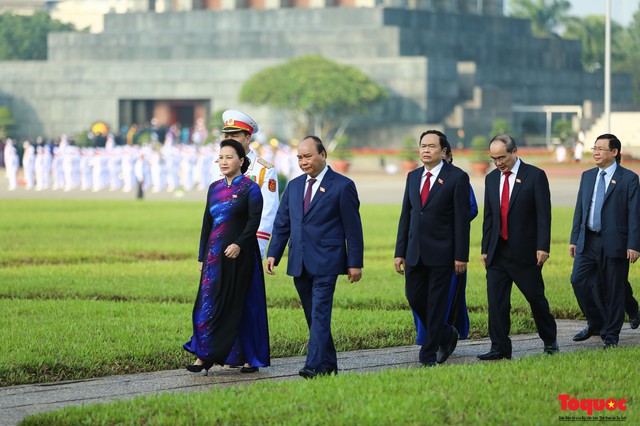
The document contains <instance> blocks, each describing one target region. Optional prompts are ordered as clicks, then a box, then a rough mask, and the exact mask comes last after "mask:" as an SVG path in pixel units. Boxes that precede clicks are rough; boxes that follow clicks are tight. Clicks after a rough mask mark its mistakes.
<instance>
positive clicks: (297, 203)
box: [266, 136, 364, 379]
mask: <svg viewBox="0 0 640 426" xmlns="http://www.w3.org/2000/svg"><path fill="white" fill-rule="evenodd" d="M298 165H299V166H300V169H302V171H303V172H304V173H305V174H303V175H301V176H299V177H297V178H295V179H293V180H292V181H291V182H289V184H288V185H287V188H286V189H285V191H284V194H283V195H282V200H281V201H280V207H279V208H278V212H277V214H276V219H275V222H274V227H273V233H272V235H271V243H270V245H269V250H268V252H267V261H266V270H267V273H268V274H270V275H273V274H274V268H275V266H277V265H278V263H279V262H280V259H281V258H282V255H283V253H284V250H285V248H286V246H287V242H289V261H288V265H287V274H288V275H290V276H292V277H293V282H294V283H295V286H296V289H297V290H298V294H299V295H300V300H301V302H302V307H303V309H304V314H305V316H306V319H307V325H308V326H309V347H308V353H307V360H306V362H305V365H304V368H302V369H301V370H300V376H302V377H304V378H306V379H311V378H314V377H316V376H318V375H323V374H331V373H337V372H338V362H337V356H336V348H335V346H334V344H333V338H332V336H331V311H332V307H333V293H334V291H335V287H336V279H337V277H338V275H341V274H347V275H348V277H349V281H351V282H357V281H359V280H360V278H361V277H362V262H363V250H364V242H363V236H362V223H361V220H360V213H359V207H360V201H359V200H358V193H357V191H356V186H355V184H354V183H353V181H351V180H350V179H348V178H347V177H345V176H342V175H341V174H338V173H336V172H334V171H333V170H331V168H330V167H328V166H327V151H326V150H325V148H324V146H323V144H322V141H321V140H320V138H318V137H316V136H307V137H306V138H305V139H304V140H303V141H302V143H301V144H300V146H299V147H298Z"/></svg>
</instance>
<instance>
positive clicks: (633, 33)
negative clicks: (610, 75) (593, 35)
mask: <svg viewBox="0 0 640 426" xmlns="http://www.w3.org/2000/svg"><path fill="white" fill-rule="evenodd" d="M612 32H613V31H612ZM618 39H619V40H620V42H619V43H618V40H612V46H611V49H612V56H613V57H619V58H620V59H619V60H617V61H613V60H612V64H611V69H612V70H613V71H616V72H625V73H629V74H631V75H632V77H633V95H634V101H635V102H640V11H638V12H636V13H635V14H634V15H633V20H632V21H631V23H630V24H629V27H628V28H627V30H626V31H624V32H623V34H622V35H621V36H620V37H618ZM618 46H620V47H618ZM614 49H615V50H614ZM614 55H615V56H614Z"/></svg>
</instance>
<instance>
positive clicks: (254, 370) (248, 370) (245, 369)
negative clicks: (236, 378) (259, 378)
mask: <svg viewBox="0 0 640 426" xmlns="http://www.w3.org/2000/svg"><path fill="white" fill-rule="evenodd" d="M258 371H260V368H258V367H242V368H241V369H240V372H241V373H257V372H258Z"/></svg>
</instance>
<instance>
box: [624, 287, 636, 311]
mask: <svg viewBox="0 0 640 426" xmlns="http://www.w3.org/2000/svg"><path fill="white" fill-rule="evenodd" d="M624 311H625V312H626V313H627V315H628V316H629V319H634V318H638V301H637V300H636V298H635V297H633V289H632V288H631V283H630V282H629V281H627V284H626V285H625V286H624Z"/></svg>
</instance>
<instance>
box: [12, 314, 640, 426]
mask: <svg viewBox="0 0 640 426" xmlns="http://www.w3.org/2000/svg"><path fill="white" fill-rule="evenodd" d="M584 325H585V324H584V323H583V322H580V321H565V320H560V321H558V343H559V345H560V351H561V354H560V355H559V356H562V353H567V352H574V351H577V350H587V349H588V350H601V349H600V348H601V347H602V341H601V340H600V339H599V338H596V337H592V338H591V339H589V340H587V341H585V342H579V343H576V342H573V341H572V337H573V335H574V334H575V333H577V332H578V331H580V330H581V329H582V328H583V327H584ZM489 345H490V344H489V341H488V339H474V340H461V341H460V342H459V343H458V347H457V348H456V350H455V352H454V353H453V355H451V357H450V358H449V360H448V361H447V362H446V363H445V364H443V365H442V366H437V367H436V368H447V366H448V365H451V364H465V363H476V362H480V361H478V359H477V358H476V355H477V354H479V353H483V352H486V351H487V350H488V349H489ZM638 345H640V329H638V330H631V328H630V327H629V324H628V323H625V324H624V326H623V328H622V333H621V335H620V346H638ZM513 351H514V352H513V357H514V358H522V357H525V356H530V355H537V354H540V353H542V341H541V340H540V339H539V338H538V336H537V335H536V334H526V335H519V336H514V337H513ZM499 362H506V361H499ZM272 364H273V365H272V366H271V367H269V368H263V369H261V370H260V372H259V373H256V374H241V373H240V372H239V371H238V370H237V369H229V368H217V367H216V368H213V369H211V370H210V371H209V375H208V376H205V375H203V374H202V373H200V374H193V373H189V372H188V371H186V370H183V369H181V370H171V371H158V372H153V373H142V374H130V375H123V376H110V377H101V378H94V379H87V380H76V381H67V382H58V383H46V384H37V385H22V386H12V387H6V388H0V425H2V426H9V425H15V424H17V423H18V422H20V420H22V419H23V418H25V417H26V416H28V415H31V414H34V413H37V412H42V411H50V410H56V409H60V408H63V407H67V406H74V405H82V404H93V403H101V402H108V401H114V400H121V399H129V398H133V397H136V396H141V395H152V394H157V393H161V392H162V393H167V392H197V391H205V390H207V389H211V388H213V387H223V386H232V385H243V384H251V383H253V382H258V381H265V380H269V381H274V380H303V379H302V378H300V377H299V376H298V370H299V369H300V368H301V367H302V366H303V364H304V357H291V358H278V359H273V360H272ZM338 365H339V367H340V374H361V373H369V372H373V371H381V370H389V369H396V368H420V363H419V362H418V347H417V346H401V347H395V348H385V349H373V350H361V351H352V352H342V353H339V354H338ZM319 380H321V379H319Z"/></svg>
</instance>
